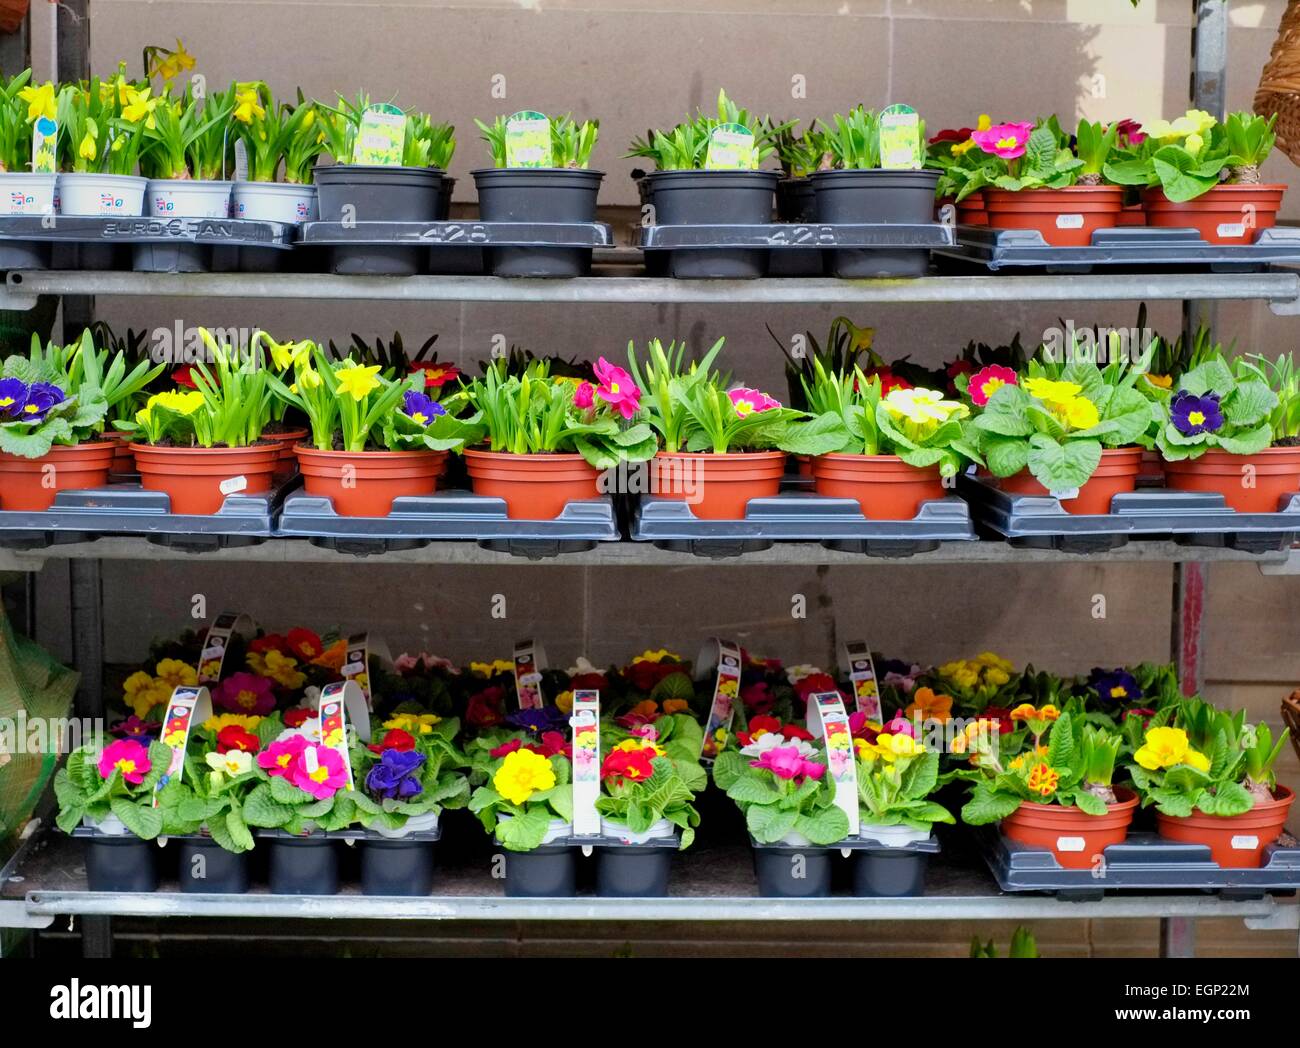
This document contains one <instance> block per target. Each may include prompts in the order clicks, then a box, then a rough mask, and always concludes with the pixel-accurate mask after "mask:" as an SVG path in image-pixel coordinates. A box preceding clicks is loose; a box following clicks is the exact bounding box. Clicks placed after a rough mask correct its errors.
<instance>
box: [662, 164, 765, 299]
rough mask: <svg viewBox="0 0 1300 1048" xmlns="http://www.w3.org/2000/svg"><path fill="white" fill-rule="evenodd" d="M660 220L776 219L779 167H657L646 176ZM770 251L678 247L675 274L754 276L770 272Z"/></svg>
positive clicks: (706, 222)
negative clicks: (718, 169) (701, 168)
mask: <svg viewBox="0 0 1300 1048" xmlns="http://www.w3.org/2000/svg"><path fill="white" fill-rule="evenodd" d="M646 177H647V180H648V181H649V183H650V192H651V193H652V194H653V195H652V198H651V199H652V202H653V205H654V215H655V222H656V223H657V224H659V225H662V226H706V225H707V226H713V225H759V224H763V223H768V222H771V221H772V195H773V193H774V192H775V190H776V184H777V182H778V181H779V180H780V177H781V176H780V174H779V173H778V172H776V171H656V172H654V173H653V174H651V175H648V176H646ZM769 253H770V252H768V251H765V250H759V249H753V248H693V249H691V250H689V251H687V250H680V251H673V252H672V258H671V260H670V262H669V269H670V272H671V273H672V275H673V276H674V277H678V278H682V279H688V280H694V279H709V278H720V279H741V280H745V279H753V278H755V277H761V276H763V275H764V274H765V273H766V272H767V262H768V255H769Z"/></svg>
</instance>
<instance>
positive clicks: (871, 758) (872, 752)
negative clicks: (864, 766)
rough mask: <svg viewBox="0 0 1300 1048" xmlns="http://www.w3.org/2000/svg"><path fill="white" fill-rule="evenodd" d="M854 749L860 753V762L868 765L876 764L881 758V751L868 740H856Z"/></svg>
mask: <svg viewBox="0 0 1300 1048" xmlns="http://www.w3.org/2000/svg"><path fill="white" fill-rule="evenodd" d="M853 748H854V749H855V750H857V752H858V760H860V761H866V762H867V763H868V764H871V763H874V762H875V761H876V760H877V759H878V758H879V757H880V751H879V750H877V749H876V748H875V747H874V746H873V745H871V743H869V742H868V741H867V740H866V739H854V740H853Z"/></svg>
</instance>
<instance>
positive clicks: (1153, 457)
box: [1138, 448, 1165, 484]
mask: <svg viewBox="0 0 1300 1048" xmlns="http://www.w3.org/2000/svg"><path fill="white" fill-rule="evenodd" d="M1138 479H1139V480H1146V481H1151V482H1152V483H1160V484H1163V483H1164V480H1165V460H1164V459H1163V458H1161V457H1160V452H1158V451H1147V450H1146V448H1143V449H1142V465H1141V467H1140V468H1139V469H1138Z"/></svg>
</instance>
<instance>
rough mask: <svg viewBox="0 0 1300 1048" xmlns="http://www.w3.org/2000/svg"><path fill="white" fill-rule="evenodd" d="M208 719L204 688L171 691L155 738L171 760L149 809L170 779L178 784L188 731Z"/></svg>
mask: <svg viewBox="0 0 1300 1048" xmlns="http://www.w3.org/2000/svg"><path fill="white" fill-rule="evenodd" d="M211 716H212V696H211V695H210V694H209V692H208V689H207V688H203V687H198V688H190V687H185V686H182V687H179V688H176V689H174V690H173V691H172V697H171V701H170V702H168V703H167V714H166V716H164V717H163V726H162V732H161V734H160V736H159V738H160V739H161V740H162V744H163V745H164V746H166V747H167V748H168V749H169V750H171V751H172V752H171V759H170V760H169V761H168V763H167V771H166V773H165V774H164V775H163V777H162V778H160V779H159V780H158V784H157V785H156V786H154V792H153V806H154V807H155V808H156V807H158V793H159V791H161V790H162V788H163V787H164V786H166V785H167V784H168V783H169V782H171V781H172V779H175V780H176V781H177V782H180V781H181V779H182V778H183V777H184V775H185V747H186V746H187V745H188V744H189V740H190V729H191V728H192V727H193V726H194V724H195V723H196V722H197V723H199V724H202V723H203V722H204V721H205V720H207V719H208V718H209V717H211Z"/></svg>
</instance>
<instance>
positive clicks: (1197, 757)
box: [1183, 749, 1210, 772]
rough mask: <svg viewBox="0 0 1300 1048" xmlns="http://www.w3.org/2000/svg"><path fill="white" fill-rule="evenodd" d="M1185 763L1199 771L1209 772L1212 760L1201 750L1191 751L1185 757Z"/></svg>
mask: <svg viewBox="0 0 1300 1048" xmlns="http://www.w3.org/2000/svg"><path fill="white" fill-rule="evenodd" d="M1183 763H1184V764H1190V765H1191V766H1192V767H1193V768H1195V769H1196V770H1197V771H1203V772H1208V771H1209V770H1210V758H1209V757H1207V756H1206V755H1205V754H1203V753H1201V752H1200V751H1199V750H1192V749H1189V750H1188V751H1187V753H1185V754H1184V755H1183Z"/></svg>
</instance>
